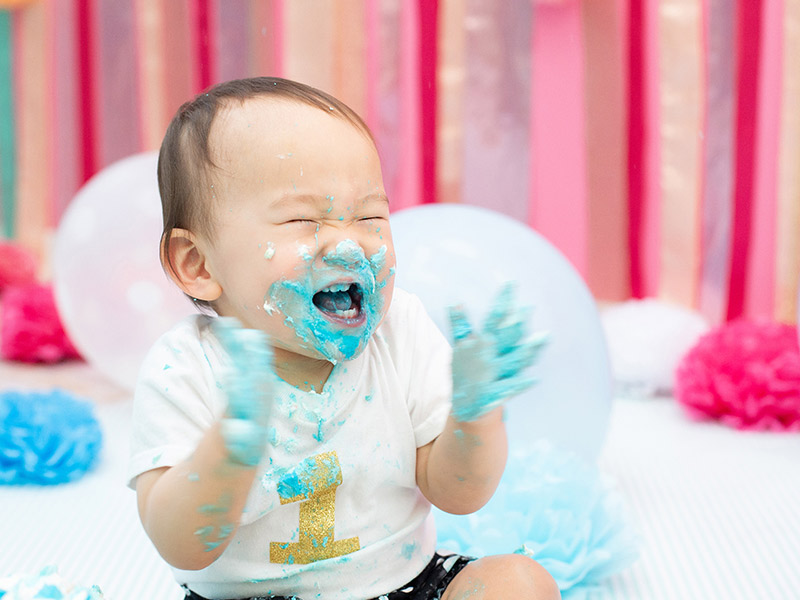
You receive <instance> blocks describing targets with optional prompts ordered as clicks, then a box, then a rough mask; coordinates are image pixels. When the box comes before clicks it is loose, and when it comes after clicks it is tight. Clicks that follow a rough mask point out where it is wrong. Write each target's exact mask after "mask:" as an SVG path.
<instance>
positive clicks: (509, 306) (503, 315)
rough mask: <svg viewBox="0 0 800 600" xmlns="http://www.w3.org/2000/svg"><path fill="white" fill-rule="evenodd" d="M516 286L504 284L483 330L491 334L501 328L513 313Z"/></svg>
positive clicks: (512, 283) (510, 283) (511, 283)
mask: <svg viewBox="0 0 800 600" xmlns="http://www.w3.org/2000/svg"><path fill="white" fill-rule="evenodd" d="M516 287H517V286H516V284H515V283H514V282H513V281H509V282H506V283H504V284H503V286H502V287H501V288H500V291H499V292H498V293H497V297H496V298H495V301H494V304H493V305H492V308H491V310H490V311H489V314H488V315H487V317H486V320H485V321H484V323H483V330H484V331H485V332H487V333H491V332H492V331H494V330H495V329H497V328H498V327H500V326H501V325H502V324H503V323H504V322H505V321H506V319H507V318H508V315H510V314H511V313H512V311H513V310H514V308H515V303H514V294H515V290H516Z"/></svg>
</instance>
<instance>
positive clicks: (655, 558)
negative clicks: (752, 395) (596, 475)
mask: <svg viewBox="0 0 800 600" xmlns="http://www.w3.org/2000/svg"><path fill="white" fill-rule="evenodd" d="M601 467H602V469H603V471H604V472H606V473H608V475H609V476H611V477H612V478H613V479H615V480H616V482H617V487H618V489H619V491H620V492H621V493H622V494H623V495H624V496H625V497H626V498H627V500H628V502H629V505H630V508H631V512H632V513H633V514H634V516H635V518H636V519H638V521H639V528H640V530H641V536H642V542H643V543H642V556H641V559H640V560H639V562H638V563H637V564H636V565H634V566H633V567H631V568H630V569H629V570H628V571H626V572H625V573H623V574H621V575H619V576H617V577H615V578H613V579H612V580H611V581H610V582H609V583H608V585H607V588H608V589H609V590H611V594H610V597H613V598H618V599H643V600H645V599H646V600H660V599H664V600H675V599H678V598H680V599H694V598H698V599H700V598H702V599H704V600H705V599H709V598H719V599H725V600H736V599H740V598H741V599H746V600H761V599H770V600H783V599H787V600H788V599H795V598H800V435H797V434H774V433H773V434H767V433H747V432H741V431H736V430H732V429H729V428H726V427H723V426H720V425H716V424H712V423H694V422H691V421H689V420H688V419H686V417H685V416H684V414H683V413H682V412H681V410H680V408H679V407H678V406H677V405H676V404H675V403H673V402H672V401H671V400H667V399H661V400H648V401H634V400H619V401H617V402H616V404H615V406H614V410H613V415H612V419H611V429H610V431H609V436H608V440H607V443H606V446H605V448H604V452H603V456H602V459H601Z"/></svg>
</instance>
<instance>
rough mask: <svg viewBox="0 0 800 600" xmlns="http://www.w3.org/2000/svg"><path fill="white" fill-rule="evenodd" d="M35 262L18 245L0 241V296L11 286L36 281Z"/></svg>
mask: <svg viewBox="0 0 800 600" xmlns="http://www.w3.org/2000/svg"><path fill="white" fill-rule="evenodd" d="M36 269H37V260H36V256H35V255H34V254H33V253H32V252H31V251H29V250H27V249H25V248H23V247H22V246H20V245H18V244H12V243H10V242H2V241H0V294H2V293H3V291H4V290H5V289H6V288H7V287H9V286H12V285H20V284H24V283H33V282H34V281H36Z"/></svg>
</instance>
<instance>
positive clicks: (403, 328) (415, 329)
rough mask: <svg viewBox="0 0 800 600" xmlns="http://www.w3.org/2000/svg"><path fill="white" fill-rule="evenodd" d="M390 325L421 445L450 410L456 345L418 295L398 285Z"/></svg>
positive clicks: (440, 426) (432, 436) (441, 425)
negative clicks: (453, 359) (439, 326)
mask: <svg viewBox="0 0 800 600" xmlns="http://www.w3.org/2000/svg"><path fill="white" fill-rule="evenodd" d="M395 302H397V310H396V311H394V313H393V314H392V315H391V319H390V321H389V329H390V330H391V335H394V336H395V337H396V340H395V341H396V346H395V349H394V350H395V353H396V354H395V356H396V363H397V367H398V374H399V375H400V377H401V379H402V380H403V381H404V383H405V388H406V389H405V391H406V402H407V404H408V410H409V415H410V417H411V424H412V427H413V429H414V438H415V441H416V444H417V447H418V448H419V447H421V446H424V445H425V444H428V443H429V442H431V441H433V440H434V439H435V438H436V437H437V436H438V435H439V434H440V433H441V432H442V431H443V430H444V426H445V423H446V422H447V417H448V416H449V414H450V409H451V400H452V392H453V384H452V376H451V362H452V354H453V352H452V348H451V347H450V344H449V343H448V342H447V339H446V338H445V337H444V335H443V334H442V332H441V331H439V328H438V327H437V326H436V324H435V323H434V322H433V319H431V318H430V316H429V315H428V313H427V311H426V310H425V307H424V306H423V304H422V302H421V301H420V299H419V298H418V297H417V296H414V295H413V294H409V293H408V292H405V291H403V290H399V289H395V298H394V300H393V302H392V307H393V308H394V307H395Z"/></svg>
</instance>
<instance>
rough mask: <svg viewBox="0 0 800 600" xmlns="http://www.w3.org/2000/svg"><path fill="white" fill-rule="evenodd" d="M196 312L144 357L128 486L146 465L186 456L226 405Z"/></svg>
mask: <svg viewBox="0 0 800 600" xmlns="http://www.w3.org/2000/svg"><path fill="white" fill-rule="evenodd" d="M204 319H207V318H206V317H202V316H194V317H190V318H189V319H187V320H185V321H182V322H181V323H180V324H179V325H178V326H176V327H175V328H174V329H172V330H171V331H169V332H168V333H166V334H165V335H164V336H162V337H161V338H160V339H159V340H158V341H157V342H156V344H155V345H154V346H153V348H152V349H151V350H150V352H149V353H148V354H147V356H146V357H145V360H144V362H143V364H142V368H141V370H140V375H139V380H138V382H137V385H136V389H135V392H134V405H133V421H132V430H131V457H130V461H129V464H128V486H129V487H131V488H135V485H136V478H137V477H138V476H139V475H141V474H142V473H144V472H146V471H150V470H152V469H157V468H159V467H171V466H174V465H176V464H178V463H180V462H181V461H183V460H185V459H186V458H187V457H188V456H189V455H190V454H191V453H192V452H193V451H194V449H195V448H196V447H197V444H198V443H199V442H200V439H201V438H202V436H203V435H204V434H205V432H206V431H207V430H208V429H209V428H210V427H211V426H212V425H213V423H214V422H215V421H216V420H217V419H218V418H219V415H220V414H221V413H222V410H223V409H224V405H223V404H222V402H220V400H219V398H220V390H219V388H218V386H217V385H216V381H215V378H214V373H213V370H212V368H211V360H212V359H210V358H209V352H210V349H209V348H208V347H207V344H204V342H203V330H204V325H203V323H204Z"/></svg>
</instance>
